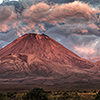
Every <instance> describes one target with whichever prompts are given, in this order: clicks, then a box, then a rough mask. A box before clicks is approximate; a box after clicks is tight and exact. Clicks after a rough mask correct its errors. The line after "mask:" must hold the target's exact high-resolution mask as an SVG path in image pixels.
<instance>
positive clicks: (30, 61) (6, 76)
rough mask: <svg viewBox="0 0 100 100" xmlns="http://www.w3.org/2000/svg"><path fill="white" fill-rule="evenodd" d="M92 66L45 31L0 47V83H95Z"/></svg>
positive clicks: (27, 35) (96, 75)
mask: <svg viewBox="0 0 100 100" xmlns="http://www.w3.org/2000/svg"><path fill="white" fill-rule="evenodd" d="M95 67H96V65H95V64H94V63H92V62H90V61H87V60H85V59H82V58H80V57H79V56H77V55H76V54H74V53H73V52H71V51H70V50H68V49H67V48H65V47H64V46H62V45H61V44H59V43H58V42H56V41H55V40H53V39H52V38H50V37H48V36H47V35H45V34H41V35H37V34H32V33H30V34H25V35H23V36H22V37H20V38H18V39H16V40H15V41H13V42H12V43H10V44H9V45H7V46H6V47H4V48H2V49H1V50H0V83H1V84H36V85H37V84H38V85H41V84H42V85H51V86H54V85H56V84H58V85H61V84H63V86H64V84H67V83H69V84H70V83H71V84H72V83H73V84H75V83H77V84H80V83H89V84H91V83H93V84H94V83H95V82H97V83H98V82H99V80H100V79H99V72H98V73H96V72H97V70H96V68H95ZM61 86H62V85H61Z"/></svg>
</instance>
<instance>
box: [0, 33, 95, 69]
mask: <svg viewBox="0 0 100 100" xmlns="http://www.w3.org/2000/svg"><path fill="white" fill-rule="evenodd" d="M19 53H24V54H33V55H35V56H37V57H40V58H43V59H47V60H49V61H53V62H57V63H60V64H69V65H72V66H73V67H80V68H91V67H93V66H94V64H93V63H92V62H89V61H87V60H85V59H82V58H80V57H79V56H77V55H76V54H74V53H73V52H71V51H70V50H68V49H67V48H65V47H64V46H63V45H61V44H59V43H58V42H56V41H55V40H53V39H52V38H50V37H48V36H47V35H45V34H41V35H37V34H32V33H30V34H25V35H23V36H22V37H20V38H18V39H16V40H15V41H13V42H12V43H10V44H9V45H7V46H6V47H4V48H3V49H1V50H0V58H2V57H5V56H7V55H9V54H19Z"/></svg>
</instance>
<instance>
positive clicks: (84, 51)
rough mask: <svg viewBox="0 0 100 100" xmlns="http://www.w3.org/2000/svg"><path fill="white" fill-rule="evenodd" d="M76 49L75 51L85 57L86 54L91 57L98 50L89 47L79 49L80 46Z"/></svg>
mask: <svg viewBox="0 0 100 100" xmlns="http://www.w3.org/2000/svg"><path fill="white" fill-rule="evenodd" d="M74 49H75V51H76V52H78V53H82V54H83V55H84V54H87V55H91V54H94V53H96V50H94V48H89V47H78V46H75V47H74Z"/></svg>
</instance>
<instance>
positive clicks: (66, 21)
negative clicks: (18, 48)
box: [0, 0, 100, 59]
mask: <svg viewBox="0 0 100 100" xmlns="http://www.w3.org/2000/svg"><path fill="white" fill-rule="evenodd" d="M41 1H42V2H41ZM53 1H54V2H57V1H56V0H53ZM59 2H60V1H59ZM63 2H64V4H59V3H57V4H56V3H53V4H52V3H48V2H47V0H21V2H20V4H22V6H23V7H24V9H23V11H19V12H16V11H15V6H13V5H12V6H6V5H4V6H0V48H1V47H3V46H5V45H7V43H10V42H12V41H13V40H14V39H16V38H18V36H21V35H23V34H25V33H30V32H36V33H42V32H44V33H45V34H47V35H49V36H51V37H52V38H54V39H55V40H57V41H58V42H59V43H61V44H63V45H64V46H65V47H67V48H68V49H70V50H72V51H73V52H75V53H76V54H78V55H79V56H81V57H85V58H86V57H88V59H89V57H90V56H91V55H92V56H93V57H96V56H97V55H100V54H99V53H98V51H100V48H99V45H98V44H99V42H98V43H97V44H96V45H95V46H93V45H94V43H96V41H97V40H98V41H99V40H100V38H97V37H98V36H100V29H99V22H100V20H99V10H98V9H96V8H94V7H92V6H90V5H89V4H87V3H83V2H80V1H75V2H70V3H65V1H63ZM66 2H67V1H66ZM60 3H61V2H60ZM94 35H96V36H94ZM80 49H81V50H80ZM84 50H86V51H87V52H88V50H91V54H89V53H85V52H84ZM87 54H88V55H87Z"/></svg>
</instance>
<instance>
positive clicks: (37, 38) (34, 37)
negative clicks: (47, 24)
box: [21, 33, 49, 40]
mask: <svg viewBox="0 0 100 100" xmlns="http://www.w3.org/2000/svg"><path fill="white" fill-rule="evenodd" d="M25 37H26V38H27V39H28V38H29V39H32V38H33V39H36V40H39V39H45V38H46V39H49V37H48V36H47V35H45V34H36V33H29V34H25V35H23V36H22V37H21V38H25Z"/></svg>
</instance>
